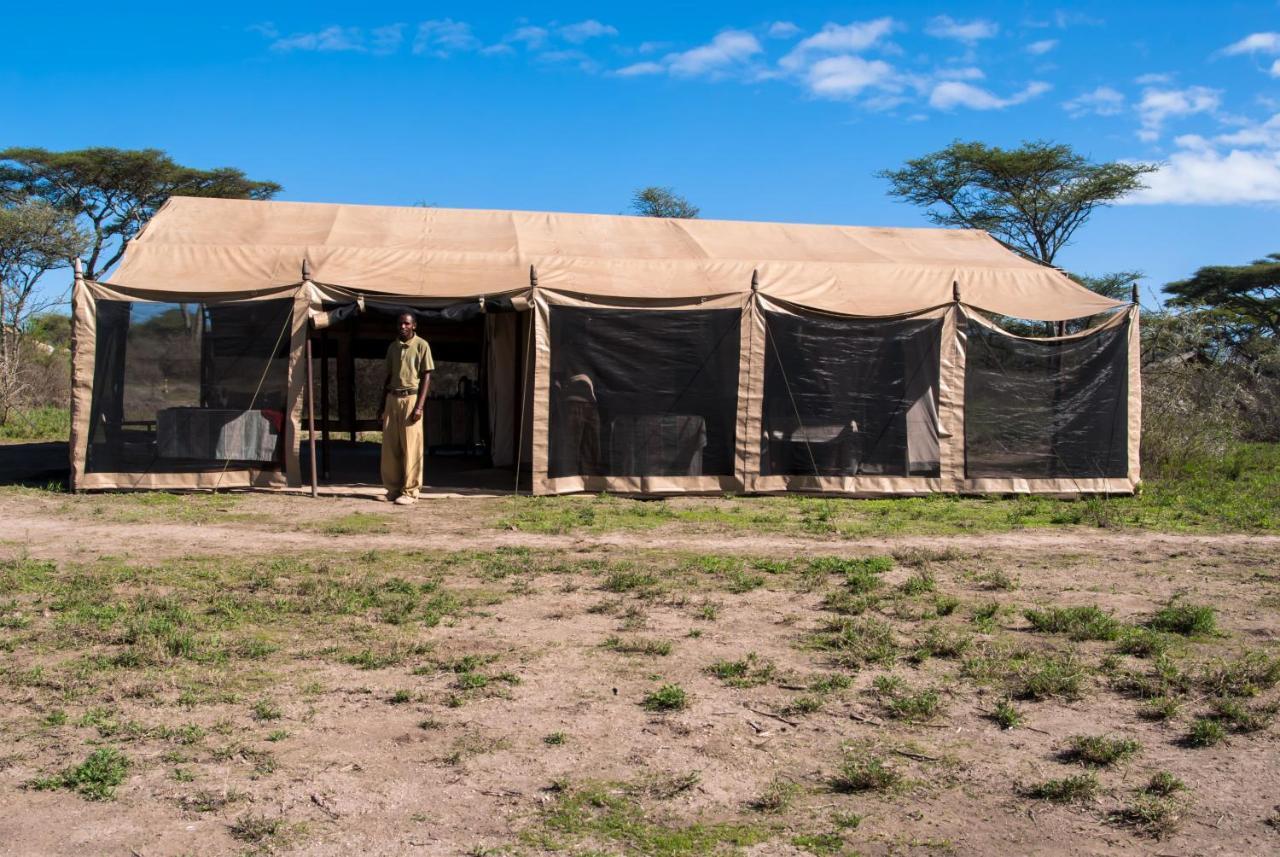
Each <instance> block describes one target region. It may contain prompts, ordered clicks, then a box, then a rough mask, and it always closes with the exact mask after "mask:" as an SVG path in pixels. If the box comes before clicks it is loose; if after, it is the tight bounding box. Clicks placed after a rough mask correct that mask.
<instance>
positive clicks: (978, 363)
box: [964, 321, 1129, 478]
mask: <svg viewBox="0 0 1280 857" xmlns="http://www.w3.org/2000/svg"><path fill="white" fill-rule="evenodd" d="M1128 342H1129V324H1128V322H1126V323H1125V324H1122V325H1120V326H1119V327H1115V328H1112V329H1110V330H1106V331H1102V332H1101V333H1097V334H1094V335H1093V336H1089V337H1085V338H1084V339H1076V340H1070V341H1067V342H1043V341H1035V340H1027V339H1017V338H1014V337H1012V336H1008V335H1006V334H1003V333H1000V332H999V331H995V330H992V329H990V328H988V327H986V326H984V325H981V324H978V323H977V322H974V321H970V322H969V323H968V352H967V355H966V357H965V367H966V368H965V385H964V390H965V419H964V432H965V472H966V473H967V474H968V476H969V477H971V478H978V477H1001V476H1020V477H1027V478H1036V477H1041V478H1048V477H1075V478H1093V477H1109V476H1124V475H1125V474H1126V473H1127V472H1128V439H1127V436H1126V429H1127V426H1128V413H1127V402H1128V396H1129V358H1128Z"/></svg>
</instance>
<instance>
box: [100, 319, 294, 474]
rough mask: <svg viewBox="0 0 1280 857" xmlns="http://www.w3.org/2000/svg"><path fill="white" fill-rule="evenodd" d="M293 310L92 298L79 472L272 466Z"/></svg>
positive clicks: (279, 450)
mask: <svg viewBox="0 0 1280 857" xmlns="http://www.w3.org/2000/svg"><path fill="white" fill-rule="evenodd" d="M292 312H293V304H292V301H290V300H275V301H254V302H252V303H243V304H222V305H216V306H205V305H202V304H189V303H188V304H174V303H145V302H130V301H99V302H98V309H97V350H96V356H95V363H94V378H93V401H92V405H91V407H90V415H89V417H90V427H89V453H88V460H87V461H86V470H87V471H88V472H90V473H187V472H199V471H203V470H217V469H221V468H223V467H226V466H230V465H239V466H251V467H255V468H260V469H278V468H279V467H280V466H281V461H282V456H283V443H282V438H283V434H284V432H283V426H284V419H285V404H286V398H287V393H288V362H289V361H288V356H289V335H288V331H287V330H286V329H285V327H286V325H288V324H289V320H290V318H291V316H292Z"/></svg>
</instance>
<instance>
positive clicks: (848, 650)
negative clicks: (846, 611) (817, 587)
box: [814, 619, 898, 667]
mask: <svg viewBox="0 0 1280 857" xmlns="http://www.w3.org/2000/svg"><path fill="white" fill-rule="evenodd" d="M814 642H815V644H816V645H817V646H818V647H819V648H822V649H827V650H829V651H832V652H834V653H835V659H836V661H837V662H838V663H839V664H841V665H843V666H850V667H857V666H862V665H865V664H872V663H880V664H892V663H893V661H894V660H895V659H896V658H897V655H898V644H897V642H896V641H895V639H894V633H893V628H891V627H890V626H889V625H888V624H887V623H885V622H882V621H880V620H878V619H842V620H840V621H838V622H834V623H832V624H830V625H828V626H827V627H826V629H825V630H824V631H823V632H822V633H820V634H818V635H817V636H816V637H815V638H814Z"/></svg>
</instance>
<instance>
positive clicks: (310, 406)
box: [307, 322, 320, 497]
mask: <svg viewBox="0 0 1280 857" xmlns="http://www.w3.org/2000/svg"><path fill="white" fill-rule="evenodd" d="M307 327H308V330H307V423H308V426H309V428H310V431H309V432H308V435H309V438H310V444H311V496H312V497H318V496H319V495H320V490H319V488H318V487H317V480H316V395H315V394H316V384H315V373H314V372H313V371H312V368H311V330H310V327H311V324H310V322H308V324H307Z"/></svg>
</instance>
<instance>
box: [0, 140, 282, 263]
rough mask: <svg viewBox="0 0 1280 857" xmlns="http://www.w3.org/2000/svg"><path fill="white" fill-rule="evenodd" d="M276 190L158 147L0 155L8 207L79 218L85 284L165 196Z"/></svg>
mask: <svg viewBox="0 0 1280 857" xmlns="http://www.w3.org/2000/svg"><path fill="white" fill-rule="evenodd" d="M280 189H281V188H280V185H278V184H276V183H275V182H269V181H255V180H253V179H250V178H248V177H247V176H245V174H244V173H243V172H242V171H241V170H238V169H234V168H232V167H218V168H216V169H212V170H200V169H196V168H194V167H184V166H182V165H181V164H178V163H176V162H175V161H174V160H173V159H172V158H170V157H169V156H168V155H166V154H165V153H164V152H162V151H160V150H159V149H138V150H128V149H114V148H108V147H95V148H90V149H78V150H75V151H70V152H50V151H48V150H47V149H38V148H10V149H4V150H3V151H0V198H3V199H6V200H8V201H9V202H11V203H16V202H21V201H25V200H27V199H32V198H35V199H42V200H44V201H46V202H47V203H49V204H50V205H51V206H53V207H54V208H56V209H58V210H59V211H62V212H65V213H68V214H71V215H73V216H75V217H76V218H78V219H79V220H80V222H81V224H82V225H83V226H84V228H85V231H86V232H87V233H88V235H89V241H88V243H87V245H86V247H85V251H84V254H85V256H84V274H85V276H86V277H88V278H89V279H97V278H98V277H99V275H101V274H103V273H105V272H106V271H107V269H109V268H110V267H111V266H112V265H114V264H115V263H116V262H118V261H119V260H120V256H121V255H122V254H123V253H124V247H125V243H126V242H127V241H128V240H129V239H130V238H132V237H133V236H134V235H136V234H137V232H138V230H139V229H140V228H141V227H142V224H143V223H145V222H146V221H147V220H148V219H149V218H150V217H151V216H152V215H153V214H155V212H156V209H158V208H159V207H160V206H161V205H163V204H164V202H165V200H167V199H168V198H169V197H171V196H208V197H222V198H226V199H270V198H271V197H273V196H275V195H276V194H277V193H279V192H280Z"/></svg>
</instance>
